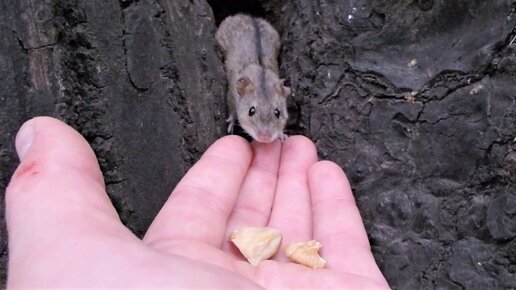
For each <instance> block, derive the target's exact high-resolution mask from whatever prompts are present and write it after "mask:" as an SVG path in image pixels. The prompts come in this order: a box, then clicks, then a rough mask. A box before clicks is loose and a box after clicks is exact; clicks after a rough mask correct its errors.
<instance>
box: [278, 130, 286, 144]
mask: <svg viewBox="0 0 516 290" xmlns="http://www.w3.org/2000/svg"><path fill="white" fill-rule="evenodd" d="M287 138H288V136H287V134H285V133H283V132H281V133H280V134H279V136H278V139H279V140H280V141H281V143H283V142H285V140H287Z"/></svg>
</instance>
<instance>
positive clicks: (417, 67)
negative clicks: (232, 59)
mask: <svg viewBox="0 0 516 290" xmlns="http://www.w3.org/2000/svg"><path fill="white" fill-rule="evenodd" d="M208 2H209V3H207V2H206V1H204V0H194V1H187V0H157V1H156V0H139V1H131V0H119V1H109V0H87V1H86V0H42V1H30V0H2V1H1V2H0V88H1V89H0V168H1V171H0V192H4V191H5V187H6V185H7V183H8V181H9V177H10V175H11V174H12V172H13V170H14V169H15V167H16V165H17V159H16V155H15V153H14V145H13V144H14V136H15V133H16V131H17V129H18V128H19V126H20V125H21V124H22V123H23V122H24V121H25V120H27V119H29V118H31V117H33V116H36V115H52V116H55V117H58V118H60V119H62V120H64V121H66V122H67V123H68V124H70V125H71V126H73V127H74V128H76V129H77V130H78V131H79V132H81V133H82V134H83V135H84V136H85V137H86V139H87V140H88V141H89V142H90V144H91V145H92V146H93V148H94V150H95V152H96V154H97V156H98V159H99V162H100V165H101V168H102V170H103V172H104V176H105V180H106V185H107V191H108V193H109V195H110V197H111V199H112V200H113V202H114V204H115V207H116V208H117V210H118V212H119V214H120V216H121V219H122V220H123V222H124V223H125V224H126V225H127V226H128V227H129V228H130V229H131V230H132V231H133V232H135V233H136V234H137V235H138V236H142V235H143V234H144V233H145V231H146V229H147V227H148V225H149V224H150V222H151V221H152V219H153V218H154V216H155V215H156V213H157V212H158V210H159V209H160V207H161V206H162V204H163V203H164V201H165V200H166V199H167V198H168V195H169V193H170V191H171V189H172V188H173V187H174V186H175V184H176V183H177V182H178V181H179V179H180V178H181V176H182V175H183V174H184V173H185V171H186V170H187V169H188V168H189V167H190V166H191V165H192V164H193V162H195V161H196V160H197V159H198V157H199V156H200V154H201V153H202V152H203V151H204V150H205V149H206V148H207V147H208V146H209V145H210V144H211V143H212V142H213V141H214V140H216V139H217V138H218V137H220V136H223V135H224V133H225V122H224V119H225V117H226V107H225V100H224V96H225V87H226V81H225V75H224V70H223V66H222V61H221V54H220V53H219V52H218V50H217V48H216V45H215V41H214V33H215V30H216V24H218V23H219V22H220V21H221V20H222V19H223V18H224V17H225V16H227V15H229V14H232V13H236V12H242V11H243V12H247V13H251V14H254V15H258V16H262V17H265V18H267V19H268V20H269V21H270V22H271V23H273V25H274V26H275V27H276V28H277V29H278V31H280V33H281V34H282V51H281V56H280V63H281V74H282V76H283V77H285V78H286V79H287V81H288V82H289V84H290V85H291V87H292V90H293V92H294V95H293V97H291V99H290V104H289V111H290V115H291V119H290V121H289V125H288V128H287V133H288V134H290V135H293V134H304V135H306V136H308V137H310V138H311V139H312V140H313V141H314V142H315V143H316V144H317V148H318V150H319V155H320V157H321V158H322V159H330V160H333V161H336V162H337V163H338V164H340V165H341V166H342V167H343V168H344V170H345V171H346V173H347V174H348V176H349V178H350V181H351V183H352V186H353V189H354V193H355V196H356V198H357V202H358V205H359V208H360V210H361V212H362V215H363V218H364V221H365V223H366V227H367V230H368V233H369V237H370V240H371V244H372V247H373V251H374V254H375V257H376V260H377V261H378V263H379V264H380V267H381V269H382V271H383V272H384V274H385V276H386V278H387V280H388V281H389V283H390V285H391V286H392V287H393V288H399V289H413V288H425V289H427V288H452V289H453V288H457V289H460V288H461V287H464V288H467V289H497V288H515V287H516V282H515V281H516V268H515V266H514V265H515V264H516V257H515V255H514V253H515V252H516V240H515V237H516V215H515V213H516V139H515V137H516V56H515V52H516V42H512V41H514V38H515V37H516V32H515V30H514V25H515V23H516V14H515V9H516V4H515V3H516V2H514V1H509V0H491V1H469V0H456V1H446V0H417V1H416V0H407V1H399V0H397V1H394V0H349V1H326V0H318V1H312V0H291V1H280V0H269V1H256V0H255V1H236V0H226V1H215V0H212V1H208ZM242 3H245V4H242ZM210 5H211V6H210ZM511 42H512V43H511ZM3 213H4V209H3V202H2V206H0V214H2V216H3ZM6 236H7V235H6V230H5V223H4V222H2V223H1V225H0V251H1V252H2V256H1V260H0V281H5V278H6V266H7V264H6V260H7V255H8V253H7V240H6ZM2 286H3V285H2V282H0V287H2Z"/></svg>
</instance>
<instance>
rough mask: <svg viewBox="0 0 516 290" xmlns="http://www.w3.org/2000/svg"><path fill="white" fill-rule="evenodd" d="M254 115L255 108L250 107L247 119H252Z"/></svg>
mask: <svg viewBox="0 0 516 290" xmlns="http://www.w3.org/2000/svg"><path fill="white" fill-rule="evenodd" d="M254 114H256V108H255V107H251V108H250V109H249V117H252V116H253V115H254Z"/></svg>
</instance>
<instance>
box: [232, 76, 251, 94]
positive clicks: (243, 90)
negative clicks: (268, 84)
mask: <svg viewBox="0 0 516 290" xmlns="http://www.w3.org/2000/svg"><path fill="white" fill-rule="evenodd" d="M236 90H237V93H238V94H239V95H240V96H241V97H243V96H244V95H245V94H248V93H250V92H252V91H254V84H253V82H252V81H251V79H250V78H248V77H241V78H239V79H238V81H237V84H236Z"/></svg>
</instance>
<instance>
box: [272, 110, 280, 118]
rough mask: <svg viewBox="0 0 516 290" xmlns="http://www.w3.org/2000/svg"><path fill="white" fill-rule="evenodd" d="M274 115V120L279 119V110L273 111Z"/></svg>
mask: <svg viewBox="0 0 516 290" xmlns="http://www.w3.org/2000/svg"><path fill="white" fill-rule="evenodd" d="M274 115H275V116H276V118H278V119H279V116H280V115H281V112H280V110H278V109H276V110H274Z"/></svg>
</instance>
